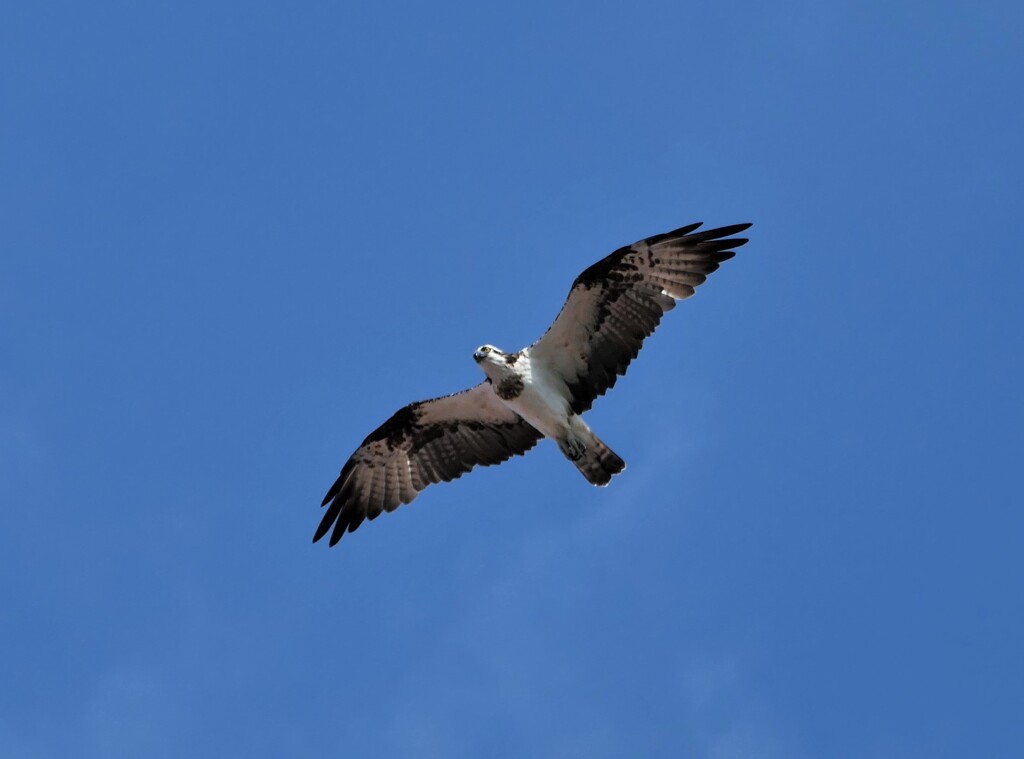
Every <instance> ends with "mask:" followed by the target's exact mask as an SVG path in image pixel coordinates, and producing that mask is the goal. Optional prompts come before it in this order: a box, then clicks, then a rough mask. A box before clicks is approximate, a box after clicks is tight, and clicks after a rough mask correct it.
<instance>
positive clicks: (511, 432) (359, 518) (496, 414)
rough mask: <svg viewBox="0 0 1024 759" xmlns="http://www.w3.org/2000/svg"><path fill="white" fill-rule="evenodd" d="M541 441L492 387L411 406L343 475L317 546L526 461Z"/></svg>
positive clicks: (370, 440)
mask: <svg viewBox="0 0 1024 759" xmlns="http://www.w3.org/2000/svg"><path fill="white" fill-rule="evenodd" d="M541 437H542V435H541V433H540V432H538V431H537V430H536V429H535V428H534V427H533V426H531V425H530V424H528V423H527V422H525V421H524V420H523V418H522V417H520V416H519V415H518V414H516V413H515V412H514V411H512V410H511V409H509V408H508V407H507V406H505V405H504V404H503V403H502V402H501V401H499V400H498V399H497V398H496V397H495V395H494V391H493V390H492V389H491V387H490V385H489V384H488V383H486V382H484V383H481V384H479V385H477V386H476V387H474V388H471V389H469V390H463V391H462V392H461V393H455V394H454V395H447V396H445V397H443V398H434V399H433V400H429V401H419V402H418V403H410V404H409V405H408V406H406V407H405V408H402V409H400V410H399V411H398V412H397V413H396V414H395V415H394V416H392V417H391V418H390V419H388V420H387V421H386V422H384V424H382V425H381V426H380V427H378V428H377V429H376V430H374V431H373V432H371V433H370V435H369V436H368V437H367V438H366V440H364V441H363V444H362V445H360V446H359V447H358V448H357V449H356V451H355V453H353V454H352V456H351V457H350V458H349V460H348V461H347V462H346V463H345V466H344V467H342V470H341V475H340V476H339V477H338V480H337V482H335V483H334V485H333V486H332V487H331V489H330V490H329V491H327V496H326V497H325V498H324V501H323V504H321V505H323V506H328V504H330V505H329V506H328V508H327V513H326V514H324V518H323V520H322V521H321V522H320V526H319V527H318V528H317V530H316V534H315V535H314V536H313V542H314V543H315V542H316V541H318V540H320V538H322V537H323V536H324V535H326V534H327V531H328V530H330V529H331V526H332V525H333V527H334V531H333V532H332V533H331V541H330V544H331V545H332V546H333V545H334V544H335V543H337V542H338V541H339V540H341V537H342V536H343V535H344V534H345V532H346V531H347V532H353V531H354V530H355V529H356V528H357V527H359V525H360V524H362V522H363V520H364V519H375V518H377V517H378V516H379V515H380V513H381V512H382V511H394V510H395V509H396V508H398V507H399V506H400V505H401V504H403V503H409V502H411V501H412V500H413V499H414V498H416V496H418V495H419V494H420V492H421V491H422V490H423V489H424V488H426V487H427V486H428V485H431V484H433V483H435V482H442V481H443V482H448V481H449V480H454V479H456V478H458V477H461V476H462V475H463V474H465V473H466V472H468V471H469V470H470V469H472V468H473V467H474V466H477V465H478V464H479V465H482V466H487V465H489V464H500V463H501V462H502V461H506V460H507V459H509V458H511V457H512V456H515V455H517V454H521V453H526V451H528V450H530V448H532V447H533V446H534V445H536V444H537V441H538V440H540V438H541Z"/></svg>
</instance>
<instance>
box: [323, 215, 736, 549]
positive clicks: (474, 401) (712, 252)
mask: <svg viewBox="0 0 1024 759" xmlns="http://www.w3.org/2000/svg"><path fill="white" fill-rule="evenodd" d="M699 226H700V224H691V225H689V226H687V227H683V228H681V229H677V230H675V231H674V232H668V233H666V234H662V235H655V236H654V237H649V238H647V239H645V240H641V241H639V242H637V243H634V244H633V245H630V246H627V247H624V248H620V249H619V250H617V251H615V252H614V253H612V254H611V255H609V256H606V257H605V258H603V259H601V260H600V261H598V262H597V263H595V264H594V265H593V266H591V267H589V268H587V269H586V270H585V271H584V272H583V273H582V274H580V275H579V276H578V277H577V278H576V280H575V281H574V282H573V285H572V288H571V289H570V291H569V297H568V299H567V300H566V302H565V305H564V306H563V307H562V311H561V312H560V313H559V315H558V318H557V319H556V320H555V322H554V323H553V324H552V325H551V327H550V328H549V329H548V331H547V332H546V333H545V334H544V336H543V337H541V339H540V340H538V341H537V342H535V343H534V344H533V345H530V346H528V347H526V348H523V349H522V350H520V351H518V352H516V353H505V352H504V351H502V350H500V349H499V348H495V347H494V346H491V345H484V346H481V347H480V348H478V349H477V351H476V352H475V353H474V354H473V357H474V359H475V360H476V362H477V364H478V365H479V366H480V368H481V369H482V370H483V372H484V374H485V375H486V379H485V381H484V382H482V383H481V384H479V385H477V386H476V387H473V388H470V389H469V390H464V391H462V392H461V393H455V394H454V395H448V396H444V397H442V398H434V399H433V400H429V401H419V402H417V403H412V404H409V405H408V406H405V407H404V408H402V409H400V410H399V411H398V412H397V413H396V414H394V416H392V417H391V418H390V419H389V420H388V421H386V422H385V423H384V424H382V425H381V426H380V427H379V428H377V429H376V430H374V432H372V433H371V434H370V435H369V436H368V437H367V438H366V439H365V440H364V441H363V443H362V445H360V446H359V448H358V449H356V451H355V453H353V454H352V456H351V457H350V458H349V460H348V462H346V464H345V466H344V467H343V468H342V470H341V475H340V476H339V477H338V479H337V481H336V482H335V483H334V485H333V486H332V487H331V489H330V490H329V491H328V493H327V496H326V497H325V498H324V505H325V506H328V509H327V513H326V514H324V517H323V520H322V521H321V522H320V526H319V528H317V531H316V534H315V535H314V537H313V540H314V541H317V540H319V539H320V538H321V537H323V536H324V535H325V534H327V532H328V531H330V532H331V540H330V543H331V545H334V544H335V543H337V542H338V540H340V539H341V537H342V536H343V535H344V534H345V532H351V531H353V530H355V529H356V528H357V527H358V526H359V525H360V524H361V523H362V522H363V520H364V519H374V518H375V517H377V516H378V515H379V514H381V513H382V512H383V511H392V510H394V509H395V508H397V507H398V506H399V505H401V504H403V503H409V502H410V501H412V500H413V499H414V498H416V496H417V495H418V494H419V493H420V491H422V490H423V489H424V488H426V487H427V486H429V485H430V484H432V483H435V482H441V481H448V480H453V479H456V478H458V477H460V476H462V475H463V474H464V473H465V472H468V471H469V470H470V469H472V468H473V467H474V466H477V465H483V466H486V465H489V464H498V463H501V462H502V461H505V460H506V459H508V458H510V457H512V456H515V455H519V454H522V453H525V452H526V451H528V450H529V449H530V448H532V447H533V446H534V445H536V443H537V442H538V441H539V440H540V439H541V438H544V437H548V438H551V439H552V440H554V441H555V442H556V443H557V444H558V447H559V449H560V450H561V451H562V453H563V454H564V455H565V456H566V458H568V459H569V460H570V461H572V462H573V464H575V465H576V467H577V468H578V469H579V470H580V472H581V473H582V474H583V476H584V477H586V478H587V480H588V481H589V482H591V483H592V484H594V485H607V484H608V482H609V481H610V480H611V478H612V476H613V475H615V474H618V473H619V472H621V471H622V470H623V469H625V467H626V465H625V462H624V461H623V460H622V459H621V458H620V457H619V456H618V455H616V454H615V453H614V452H613V451H612V450H611V449H610V448H608V446H607V445H605V443H604V442H603V441H601V440H600V438H598V437H597V436H596V435H595V434H594V433H593V431H592V430H591V429H590V427H589V426H588V425H587V424H586V422H585V421H583V418H582V416H581V415H582V414H583V413H584V412H586V411H587V410H588V409H589V408H590V407H591V405H592V404H593V402H594V400H595V399H596V398H597V397H598V396H600V395H603V394H604V393H605V392H606V391H607V390H608V389H609V388H611V387H612V386H613V385H614V384H615V380H616V379H617V378H618V376H620V375H622V374H625V372H626V368H627V367H628V365H629V362H630V361H631V360H632V359H634V358H636V355H637V353H638V352H639V350H640V347H641V346H642V344H643V341H644V339H645V338H646V337H647V336H648V335H650V334H651V333H652V332H653V331H654V329H655V328H656V327H657V326H658V323H659V322H660V321H661V317H662V315H663V314H664V313H665V312H667V311H670V310H671V309H673V308H674V307H675V303H676V300H679V299H682V298H687V297H689V296H691V295H693V292H694V289H695V288H696V287H697V286H699V285H700V284H701V283H703V282H704V280H705V279H706V278H707V275H708V274H710V273H711V272H713V271H715V270H716V269H717V268H718V265H719V263H721V262H722V261H725V260H727V259H729V258H732V256H733V255H734V253H733V252H732V250H731V248H735V247H739V246H740V245H742V244H744V243H745V242H747V241H746V239H744V238H730V237H729V236H730V235H733V234H736V233H737V232H741V231H743V230H744V229H746V228H747V227H749V226H750V225H749V224H737V225H734V226H731V227H722V228H719V229H712V230H708V231H704V232H697V233H694V231H695V230H696V229H697V228H698V227H699ZM332 528H333V529H332Z"/></svg>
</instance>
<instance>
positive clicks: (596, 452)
mask: <svg viewBox="0 0 1024 759" xmlns="http://www.w3.org/2000/svg"><path fill="white" fill-rule="evenodd" d="M576 432H577V434H576V436H575V437H572V438H569V439H568V440H567V441H566V442H564V443H562V442H559V444H558V447H559V448H561V449H562V453H564V454H565V457H566V458H567V459H569V461H571V462H572V463H574V464H575V465H576V468H577V469H579V470H580V472H581V473H582V474H583V476H584V477H586V478H587V482H589V483H590V484H591V485H598V486H601V487H603V486H604V485H607V484H608V483H609V482H611V479H612V475H615V474H618V473H619V472H621V471H622V470H623V469H625V468H626V462H625V461H623V460H622V459H621V458H620V457H619V455H618V454H617V453H615V451H613V450H612V449H611V448H609V447H608V446H607V445H605V444H604V441H602V440H601V438H599V437H598V436H597V435H595V434H594V433H593V432H591V430H590V429H589V428H586V427H585V428H584V429H582V430H576ZM580 433H583V434H580Z"/></svg>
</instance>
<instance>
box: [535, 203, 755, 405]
mask: <svg viewBox="0 0 1024 759" xmlns="http://www.w3.org/2000/svg"><path fill="white" fill-rule="evenodd" d="M749 226H750V224H734V225H732V226H729V227H720V228H718V229H709V230H707V231H704V232H695V231H694V230H696V229H697V228H698V227H700V223H699V222H698V223H697V224H690V225H689V226H686V227H682V228H681V229H677V230H675V231H674V232H667V233H665V234H662V235H655V236H654V237H648V238H647V239H646V240H641V241H640V242H637V243H634V244H633V245H630V246H628V247H625V248H620V249H619V250H617V251H615V252H614V253H612V254H611V255H610V256H607V257H606V258H603V259H601V260H600V261H598V262H597V263H596V264H594V265H593V266H591V267H590V268H588V269H587V270H586V271H584V272H583V273H582V274H580V275H579V276H578V277H577V278H576V281H575V282H573V283H572V289H571V290H570V291H569V297H568V299H567V300H566V301H565V305H564V306H562V310H561V312H560V313H559V314H558V318H557V319H555V323H554V324H552V325H551V328H550V329H548V331H547V332H546V333H545V334H544V336H543V337H542V338H541V339H540V340H538V341H537V342H536V343H534V344H533V345H531V346H530V347H529V348H527V350H528V351H529V355H530V356H531V358H536V359H539V360H540V361H542V362H544V363H545V365H546V366H549V367H551V368H552V369H553V370H554V371H555V373H556V374H557V375H558V376H560V377H561V378H562V380H563V381H564V382H565V384H566V388H567V390H568V393H569V403H570V405H571V407H572V410H573V411H575V412H576V413H577V414H581V413H583V412H584V411H586V410H587V409H589V408H590V407H591V405H593V403H594V400H595V399H596V398H597V397H598V396H600V395H604V393H605V392H606V391H607V390H608V389H609V388H610V387H612V386H613V385H614V384H615V380H616V379H618V376H619V375H621V374H625V373H626V368H627V367H628V366H629V362H630V361H632V360H633V359H634V358H636V356H637V353H639V352H640V348H641V346H642V345H643V342H644V339H645V338H647V336H648V335H650V334H651V333H652V332H654V330H655V328H656V327H657V326H658V323H659V322H660V321H661V317H662V315H664V314H665V312H666V311H671V310H672V309H673V308H675V305H676V301H677V300H680V299H682V298H689V297H690V296H691V295H693V292H694V289H695V288H696V287H697V286H698V285H700V284H702V283H703V282H704V280H705V279H707V276H708V274H710V273H711V272H713V271H715V269H717V268H718V265H719V264H720V263H721V262H722V261H726V260H728V259H730V258H732V257H733V256H734V255H735V253H734V252H733V250H732V248H738V247H739V246H740V245H743V244H744V243H746V242H747V240H746V238H742V237H730V235H734V234H737V233H738V232H742V231H743V230H745V229H747V228H748V227H749Z"/></svg>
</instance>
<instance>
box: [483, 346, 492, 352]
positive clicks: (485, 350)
mask: <svg viewBox="0 0 1024 759" xmlns="http://www.w3.org/2000/svg"><path fill="white" fill-rule="evenodd" d="M480 352H481V353H490V352H491V349H490V348H488V347H487V346H486V345H485V346H484V347H483V348H481V349H480Z"/></svg>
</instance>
